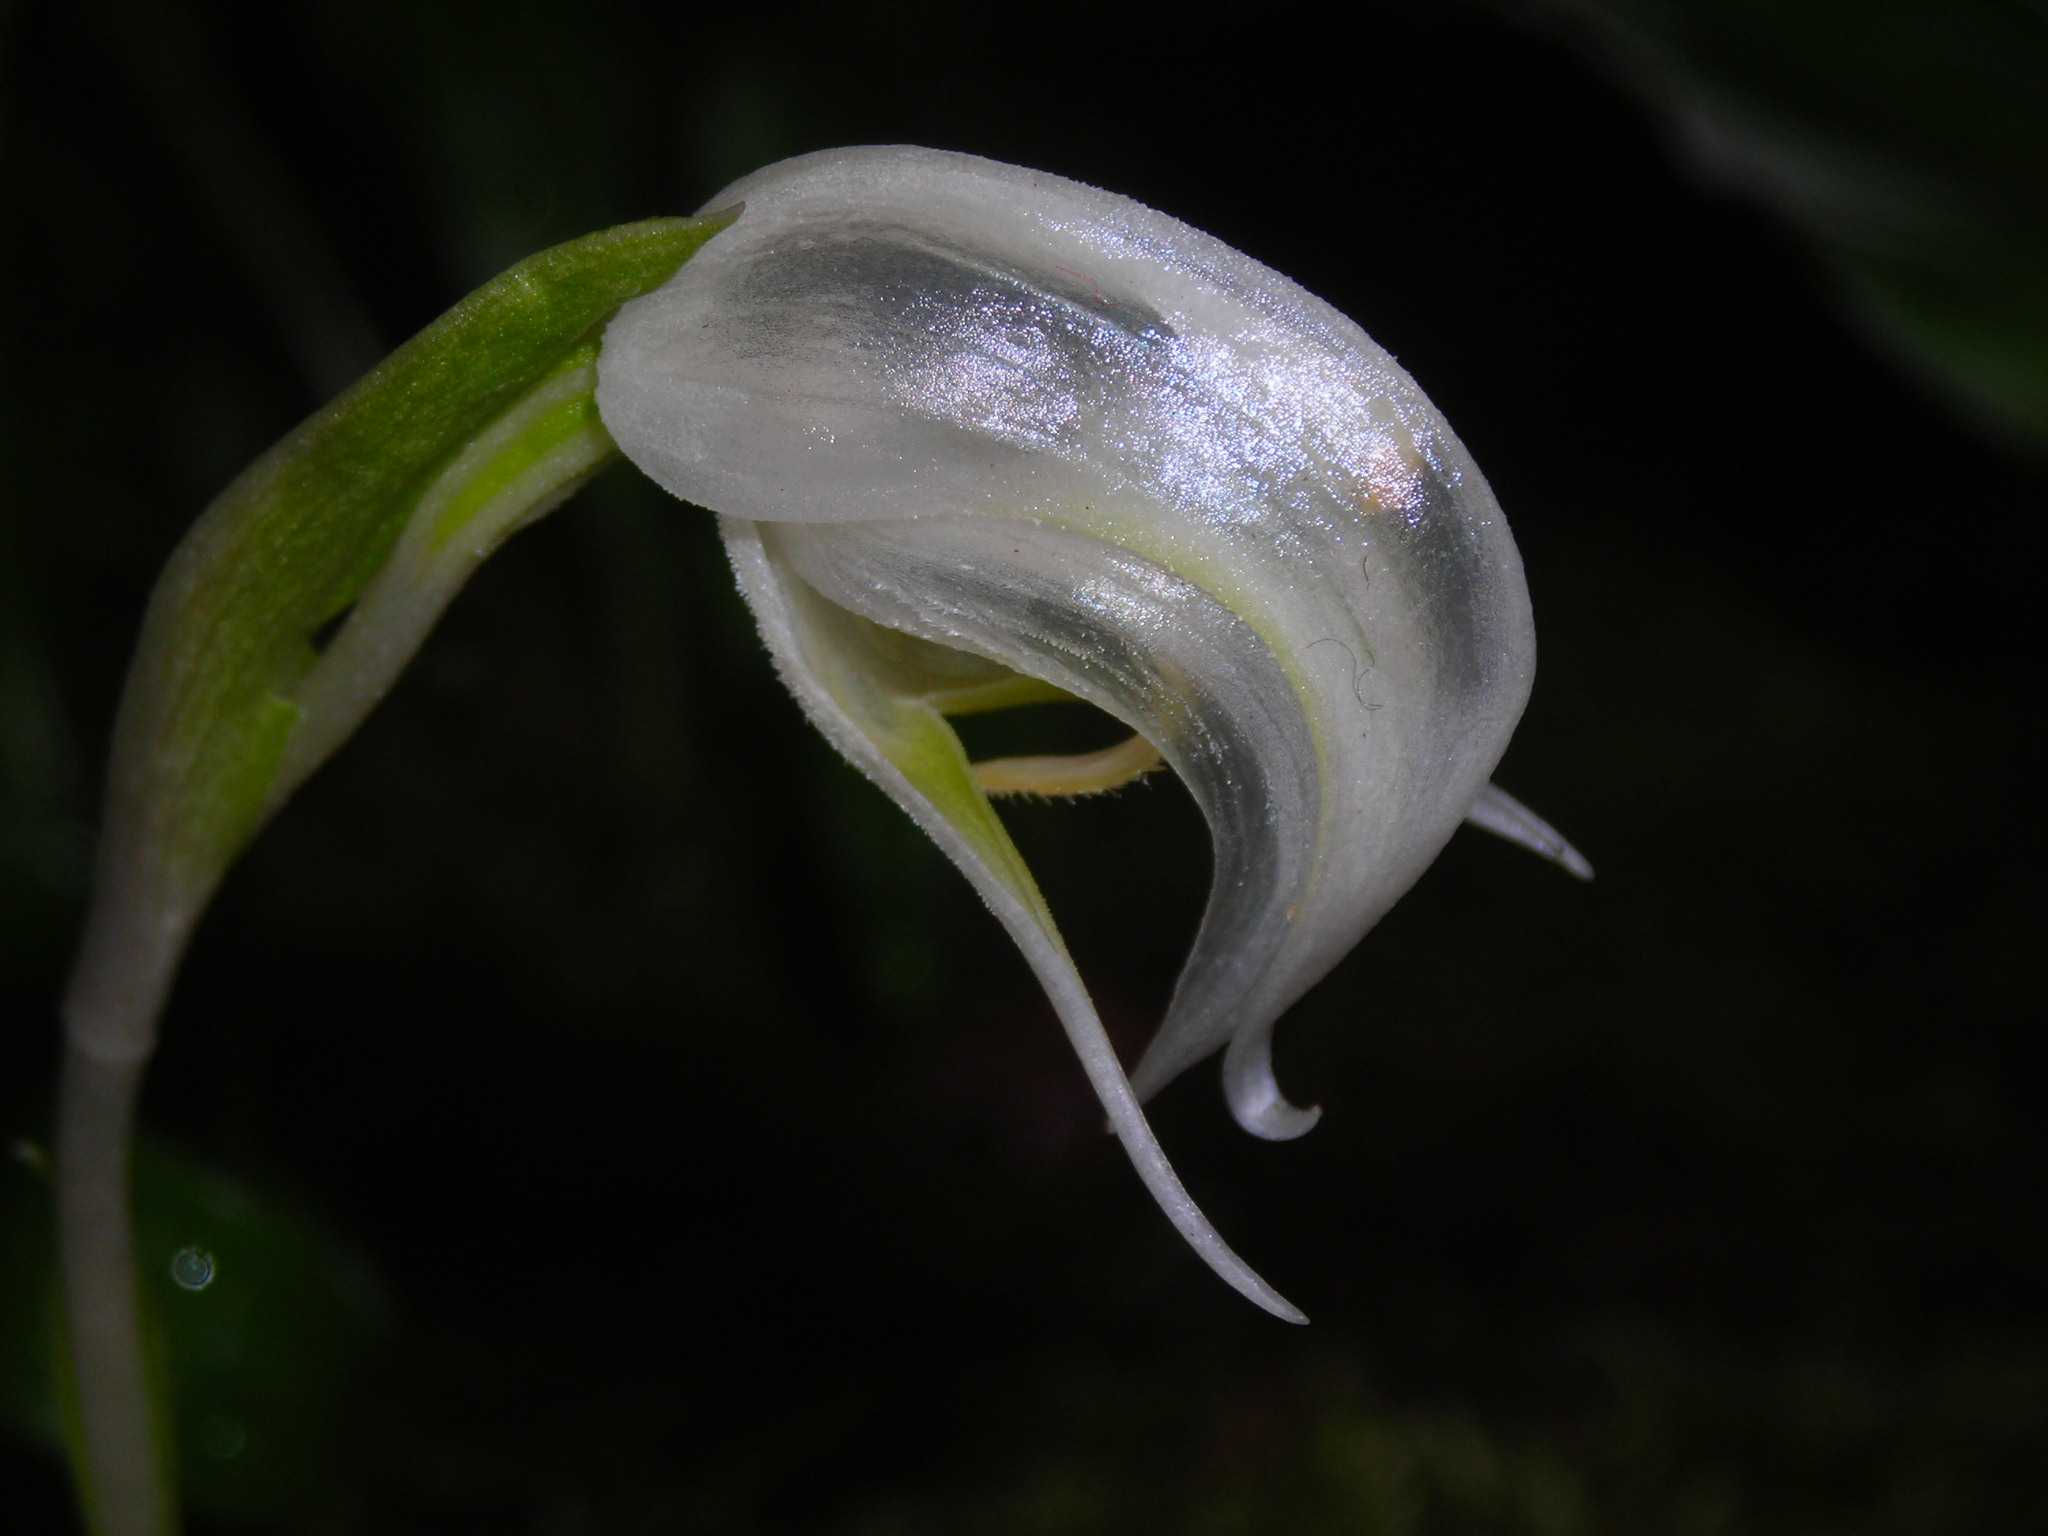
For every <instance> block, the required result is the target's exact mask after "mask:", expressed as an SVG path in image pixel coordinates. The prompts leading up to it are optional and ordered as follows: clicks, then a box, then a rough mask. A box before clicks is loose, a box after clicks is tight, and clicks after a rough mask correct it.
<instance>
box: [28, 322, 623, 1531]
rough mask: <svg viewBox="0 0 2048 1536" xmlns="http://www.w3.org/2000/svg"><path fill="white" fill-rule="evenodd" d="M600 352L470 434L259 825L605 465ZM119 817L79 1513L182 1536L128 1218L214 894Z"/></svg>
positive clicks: (587, 351) (104, 960)
mask: <svg viewBox="0 0 2048 1536" xmlns="http://www.w3.org/2000/svg"><path fill="white" fill-rule="evenodd" d="M596 352H597V348H596V345H595V343H591V344H588V345H585V346H582V347H579V348H577V349H576V350H575V351H573V352H572V353H571V354H570V355H569V356H568V357H567V358H565V359H564V360H563V363H562V365H561V366H560V367H559V368H557V369H556V370H554V371H553V372H552V373H550V374H548V375H547V376H546V377H545V378H544V379H542V381H541V382H540V383H539V384H538V385H536V386H535V387H534V388H533V389H532V390H531V391H529V392H528V393H527V394H526V395H524V396H522V397H521V398H520V399H519V400H518V401H517V402H515V403H514V404H513V405H512V406H511V407H510V408H509V409H508V410H507V411H505V412H504V414H503V415H501V416H500V417H499V418H498V419H497V420H496V421H495V422H493V423H492V424H491V425H490V426H488V427H487V428H485V429H484V430H483V431H482V432H479V433H478V434H476V435H475V436H474V437H473V438H471V439H470V441H469V442H468V443H467V445H466V446H464V447H463V449H462V450H461V451H460V452H459V453H457V454H456V455H455V457H454V458H453V459H452V460H451V461H450V462H449V464H448V465H447V467H446V468H445V469H444V470H443V471H442V472H441V473H440V474H439V475H438V476H437V477H436V478H435V479H434V480H433V482H432V483H431V484H430V485H429V486H428V487H427V488H426V489H425V491H424V492H423V493H422V494H421V495H420V497H419V500H418V502H417V503H416V505H415V507H414V509H413V511H412V513H411V515H410V517H409V518H408V520H407V523H406V526H405V530H404V532H403V533H402V534H401V535H400V537H399V540H398V542H397V544H396V545H395V546H394V548H393V550H392V552H391V556H390V558H389V559H388V560H387V561H386V563H385V564H384V565H383V567H382V568H381V569H380V570H379V571H378V572H377V574H376V575H375V576H374V577H373V578H372V579H371V581H370V583H369V585H368V586H366V587H365V588H364V589H363V591H362V593H361V595H360V597H359V598H358V600H357V602H356V604H355V607H354V609H353V610H352V611H351V613H350V614H349V617H348V619H347V621H346V622H345V623H344V625H343V627H342V629H341V631H340V633H338V634H337V635H336V636H335V637H334V639H333V641H332V643H331V644H330V645H329V646H328V647H327V649H326V650H325V651H324V652H323V653H322V654H321V656H320V658H319V660H318V662H317V663H315V664H314V666H313V667H312V669H311V670H310V671H309V672H307V673H306V675H305V676H304V677H303V678H301V679H299V680H298V681H297V682H296V683H294V684H293V685H291V686H290V688H289V689H288V691H287V692H285V693H284V694H281V695H280V696H279V702H280V703H281V704H283V705H286V706H289V708H290V709H291V710H292V711H293V713H294V717H295V720H296V723H295V725H294V726H293V728H292V734H291V736H290V737H289V738H288V740H287V741H286V743H285V748H284V752H283V754H282V756H281V758H280V760H279V762H278V766H277V768H276V771H275V776H274V777H273V779H272V780H271V782H270V786H269V791H268V793H267V795H266V796H265V798H264V806H263V814H264V816H265V817H267V816H269V815H270V814H272V813H273V812H275V811H276V809H277V808H278V807H279V806H280V805H282V804H283V802H284V801H285V799H286V798H287V797H288V796H289V795H290V794H291V793H292V791H293V790H295V789H297V788H298V786H299V785H300V784H301V783H303V782H304V780H305V779H306V777H307V776H308V775H309V774H311V773H312V772H313V771H314V769H316V768H317V767H319V765H320V764H321V763H322V762H323V761H325V760H326V758H327V757H328V756H329V755H330V754H331V753H332V752H333V751H334V749H335V748H336V747H338V746H339V745H340V744H341V743H342V742H343V741H345V740H346V739H347V738H348V736H349V735H350V734H351V733H352V732H353V731H354V730H355V728H356V726H357V725H358V724H360V723H361V721H362V719H363V717H364V716H365V715H366V714H368V713H369V711H370V709H371V708H372V707H374V706H375V704H376V703H377V701H378V700H379V699H380V698H382V697H383V696H384V694H385V692H386V691H387V690H388V689H389V688H390V686H391V684H392V682H393V681H394V680H395V679H396V677H397V675H398V673H399V671H400V670H401V669H402V668H403V667H404V666H405V664H406V662H407V661H409V660H410V659H411V657H412V655H413V653H414V651H415V650H417V649H418V647H419V645H420V642H421V641H422V640H423V639H425V637H426V634H427V631H428V630H429V629H430V628H431V627H432V626H433V623H434V621H435V620H436V619H437V618H438V617H439V616H440V614H441V612H442V610H443V609H444V608H445V607H446V606H447V605H448V603H449V601H450V600H451V599H452V598H453V597H454V595H455V593H456V591H457V590H459V589H460V587H461V586H462V583H463V582H464V581H465V580H467V579H468V577H469V575H470V573H471V572H472V571H474V570H475V569H476V567H477V566H478V565H480V564H481V563H482V562H483V561H484V559H485V558H486V557H487V556H489V555H490V554H491V553H492V552H493V551H494V550H496V549H497V547H498V546H499V545H500V544H502V543H503V542H504V541H505V539H506V538H508V537H510V536H511V534H513V533H514V532H516V531H517V530H518V529H520V528H522V527H524V526H526V525H527V524H528V523H530V522H532V521H533V520H534V519H536V518H538V517H540V516H542V515H544V514H545V513H547V512H549V511H551V510H552V509H553V508H555V507H556V506H558V505H560V504H561V502H562V501H563V500H564V499H566V498H567V497H568V496H569V495H570V494H571V493H573V492H574V491H575V490H576V489H577V488H578V487H579V486H581V485H582V484H583V483H584V482H585V481H587V480H588V479H589V478H590V477H591V476H592V475H593V474H595V473H596V472H597V471H598V470H599V469H600V468H602V467H603V466H604V465H605V464H606V463H608V462H610V460H611V459H612V458H613V457H614V455H615V454H616V452H617V450H616V448H615V447H614V446H613V444H612V441H611V437H610V435H609V434H608V433H606V431H605V429H604V427H603V424H602V423H601V422H600V421H599V420H598V417H597V408H596V402H595V400H594V399H593V397H592V391H593V390H594V388H595V386H596V368H595V361H596ZM126 825H127V819H126V817H125V813H124V810H123V808H122V807H121V806H119V805H117V806H115V807H114V811H113V814H112V816H111V819H110V825H109V827H108V829H107V831H106V833H105V834H104V839H105V841H104V846H103V848H102V854H101V859H100V868H99V872H98V879H97V882H96V886H95V893H94V901H93V908H92V912H91V914H90V916H89V918H88V919H87V923H86V932H85V940H84V943H83V945H82V947H81V949H80V952H79V957H78V963H77V966H76V968H75V969H74V971H73V973H72V980H71V986H70V989H69V991H68V993H67V994H66V997H65V1004H64V1035H65V1054H64V1068H63V1074H62V1081H61V1085H60V1089H59V1095H58V1107H57V1207H58V1228H59V1245H60V1252H61V1265H62V1275H63V1286H64V1305H65V1318H66V1325H67V1329H68V1334H69V1339H70V1345H71V1360H72V1364H73V1368H74V1371H75V1373H76V1380H75V1387H76V1394H77V1395H76V1402H77V1412H78V1422H77V1428H78V1434H79V1438H80V1456H81V1465H80V1483H81V1489H80V1492H81V1496H82V1502H83V1504H84V1507H85V1510H86V1516H87V1519H88V1521H89V1523H90V1528H91V1530H92V1531H93V1532H94V1536H165V1533H167V1532H169V1531H171V1530H174V1529H175V1528H176V1524H177V1519H176V1515H175V1512H174V1510H175V1505H174V1503H173V1501H172V1495H171V1490H170V1488H169V1487H168V1486H167V1479H166V1477H165V1471H164V1469H165V1467H166V1465H167V1464H168V1460H169V1458H168V1456H167V1455H166V1454H164V1449H165V1444H166V1442H167V1438H168V1428H167V1426H165V1425H163V1424H161V1423H159V1422H157V1419H156V1415H155V1414H154V1412H153V1410H152V1406H151V1394H150V1387H149V1381H148V1373H147V1370H146V1367H145V1354H144V1350H143V1346H142V1325H141V1319H140V1315H139V1308H138V1295H139V1292H138V1281H137V1274H136V1264H135V1245H134V1239H133V1234H132V1228H131V1222H130V1205H131V1200H130V1192H129V1168H130V1163H131V1161H132V1157H133V1142H134V1129H135V1104H136V1098H137V1095H138V1094H139V1092H140V1090H141V1086H142V1076H143V1072H144V1070H145V1069H146V1068H147V1066H148V1064H149V1059H150V1057H151V1056H152V1055H153V1054H154V1052H155V1049H156V1036H157V1021H158V1018H159V1016H160V1014H161V1013H162V1010H163V1003H164V998H165V996H166V994H167V993H168V991H169V988H170V984H171V980H172V978H173V976H174V975H175V974H176V971H177V967H178V962H179V959H180V957H181V956H182V955H183V953H184V949H185V945H186V942H187V941H188V939H189V938H190V937H191V933H192V930H193V928H194V927H195V925H196V924H197V922H198V918H199V915H200V913H201V912H202V911H203V910H204V908H205V906H206V903H207V901H208V899H209V898H210V897H211V895H212V893H213V887H214V885H215V883H216V882H217V880H218V875H217V874H215V875H214V876H213V877H212V878H206V879H199V880H192V879H187V880H184V881H180V880H178V879H176V878H175V877H173V876H172V875H170V874H169V873H167V872H166V863H165V861H164V860H163V859H161V858H159V857H156V856H155V854H154V851H153V849H152V848H151V847H150V846H149V845H148V839H147V838H146V837H144V838H141V839H139V840H138V839H135V838H131V837H130V836H128V835H127V833H126V831H125V830H124V829H125V827H126Z"/></svg>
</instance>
